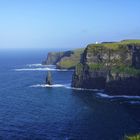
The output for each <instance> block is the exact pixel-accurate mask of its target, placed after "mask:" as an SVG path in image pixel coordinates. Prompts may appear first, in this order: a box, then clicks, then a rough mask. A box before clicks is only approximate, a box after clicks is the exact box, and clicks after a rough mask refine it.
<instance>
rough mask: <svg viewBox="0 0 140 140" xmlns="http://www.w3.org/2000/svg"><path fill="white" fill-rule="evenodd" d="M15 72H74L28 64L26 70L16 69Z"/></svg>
mask: <svg viewBox="0 0 140 140" xmlns="http://www.w3.org/2000/svg"><path fill="white" fill-rule="evenodd" d="M14 70H15V71H73V70H68V69H56V66H55V65H42V64H27V65H26V66H25V68H18V69H14Z"/></svg>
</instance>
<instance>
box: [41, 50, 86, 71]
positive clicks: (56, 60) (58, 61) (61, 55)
mask: <svg viewBox="0 0 140 140" xmlns="http://www.w3.org/2000/svg"><path fill="white" fill-rule="evenodd" d="M83 51H84V49H83V48H81V49H76V50H72V51H64V52H49V53H48V55H47V59H46V60H44V61H43V62H42V64H43V65H56V67H57V68H59V69H74V68H75V66H76V65H77V64H78V63H79V62H80V59H81V55H82V53H83Z"/></svg>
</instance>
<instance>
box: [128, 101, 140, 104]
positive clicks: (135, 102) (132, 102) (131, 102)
mask: <svg viewBox="0 0 140 140" xmlns="http://www.w3.org/2000/svg"><path fill="white" fill-rule="evenodd" d="M129 103H130V104H140V101H129Z"/></svg>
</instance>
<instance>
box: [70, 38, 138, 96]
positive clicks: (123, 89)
mask: <svg viewBox="0 0 140 140" xmlns="http://www.w3.org/2000/svg"><path fill="white" fill-rule="evenodd" d="M72 87H76V88H86V89H105V90H106V91H107V92H108V94H111V95H140V40H123V41H121V42H109V43H108V42H104V43H100V44H90V45H88V46H87V47H86V49H85V50H84V52H83V55H81V60H80V63H79V64H77V66H76V68H75V72H74V74H73V76H72Z"/></svg>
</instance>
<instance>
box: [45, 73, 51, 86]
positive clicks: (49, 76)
mask: <svg viewBox="0 0 140 140" xmlns="http://www.w3.org/2000/svg"><path fill="white" fill-rule="evenodd" d="M46 84H48V85H52V75H51V72H50V71H48V73H47V77H46Z"/></svg>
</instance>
